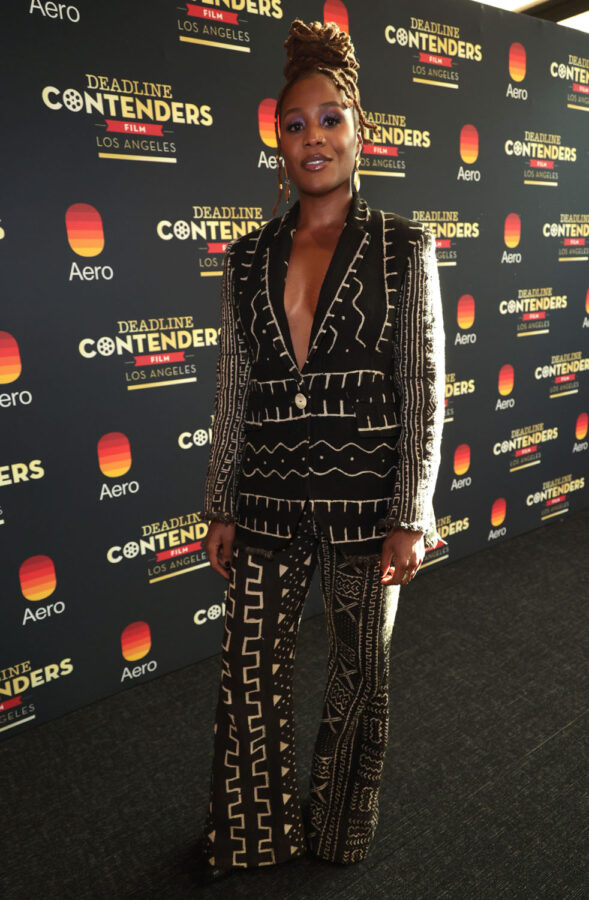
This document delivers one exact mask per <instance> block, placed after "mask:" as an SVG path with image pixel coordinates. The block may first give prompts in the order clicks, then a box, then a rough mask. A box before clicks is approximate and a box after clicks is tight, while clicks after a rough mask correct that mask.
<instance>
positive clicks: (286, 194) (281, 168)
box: [272, 153, 290, 216]
mask: <svg viewBox="0 0 589 900" xmlns="http://www.w3.org/2000/svg"><path fill="white" fill-rule="evenodd" d="M276 161H277V163H278V165H277V167H276V174H277V178H278V197H277V198H276V203H275V204H274V209H273V210H272V215H273V216H275V215H276V211H277V209H278V207H279V206H280V201H281V199H282V193H283V191H284V199H285V201H286V203H288V201H289V200H290V181H289V180H288V176H287V174H286V164H285V162H284V160H283V158H282V156H280V155H279V154H278V153H276ZM283 171H284V181H285V182H286V184H283V181H282V172H283Z"/></svg>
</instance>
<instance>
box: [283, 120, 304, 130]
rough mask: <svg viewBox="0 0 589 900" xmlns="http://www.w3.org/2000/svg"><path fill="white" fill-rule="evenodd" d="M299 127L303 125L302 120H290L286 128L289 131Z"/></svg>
mask: <svg viewBox="0 0 589 900" xmlns="http://www.w3.org/2000/svg"><path fill="white" fill-rule="evenodd" d="M299 127H302V122H300V121H298V120H297V121H295V122H289V123H288V125H287V126H286V130H287V131H298V130H299Z"/></svg>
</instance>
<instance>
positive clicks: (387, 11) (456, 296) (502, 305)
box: [0, 0, 589, 739]
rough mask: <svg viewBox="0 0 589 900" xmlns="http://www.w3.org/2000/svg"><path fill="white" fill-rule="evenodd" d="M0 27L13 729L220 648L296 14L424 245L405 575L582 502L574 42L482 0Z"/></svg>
mask: <svg viewBox="0 0 589 900" xmlns="http://www.w3.org/2000/svg"><path fill="white" fill-rule="evenodd" d="M0 16H1V20H2V28H1V35H2V44H3V46H2V58H3V60H4V61H5V63H6V65H5V68H4V72H5V74H4V77H3V79H2V82H1V85H0V93H1V105H0V109H1V113H0V115H2V117H3V120H4V125H3V131H2V134H3V140H2V151H3V153H2V157H3V162H2V169H1V176H0V177H1V180H2V190H1V192H0V258H1V263H2V307H1V311H0V381H1V384H0V420H1V438H0V441H1V444H0V521H1V524H0V546H1V549H0V553H1V560H0V564H1V578H0V584H1V592H2V603H1V605H0V739H9V738H10V737H11V736H13V735H15V734H21V733H22V732H23V730H25V729H27V728H30V727H32V726H34V725H35V724H36V723H37V724H38V723H41V722H44V721H48V720H50V719H52V718H55V717H56V716H58V715H61V714H63V713H65V712H68V711H70V710H73V709H76V708H78V707H80V706H83V705H85V704H88V703H90V702H92V701H95V700H97V699H99V698H102V697H106V696H108V695H111V694H113V693H115V692H117V691H121V690H125V689H127V688H129V687H131V686H132V685H135V684H137V683H140V682H145V681H146V680H149V679H152V678H156V677H159V676H160V675H163V674H165V673H167V672H171V671H173V670H176V669H178V668H180V667H183V666H186V665H189V664H191V663H194V662H196V661H197V660H199V659H202V658H205V657H207V656H210V655H212V654H215V653H218V652H219V651H220V640H221V635H222V623H223V613H224V601H225V589H226V582H225V581H224V580H223V579H222V578H221V577H220V576H219V575H217V574H216V573H214V572H212V571H211V569H210V566H208V563H207V559H206V554H205V552H204V548H203V537H204V535H205V533H206V530H207V523H206V521H204V520H203V517H202V504H203V488H204V477H205V473H206V467H207V461H208V456H209V450H210V439H211V425H212V413H213V402H214V392H215V366H216V359H217V346H218V344H217V338H218V328H219V324H220V309H219V301H220V288H221V278H220V275H221V270H222V263H223V253H224V250H225V247H226V243H227V241H228V240H230V239H233V238H235V237H238V236H240V235H242V234H245V233H247V232H248V231H250V230H251V229H255V228H258V227H259V226H260V225H262V224H263V223H264V222H265V221H267V220H268V219H269V218H270V217H271V210H272V206H273V204H274V201H275V197H276V190H277V179H276V159H275V142H274V132H273V114H274V106H275V98H276V96H277V94H278V91H279V89H280V86H281V84H282V82H283V75H282V69H283V65H284V58H285V56H284V48H283V42H284V40H285V39H286V36H287V33H288V27H289V25H290V22H291V21H292V19H294V18H295V17H297V16H299V17H301V18H303V19H304V20H305V21H310V20H322V21H335V22H337V23H338V24H339V25H340V27H342V28H345V29H347V30H348V31H349V32H350V34H351V36H352V39H353V41H354V44H355V47H356V52H357V55H358V58H359V61H360V65H361V68H360V90H361V96H362V102H363V106H364V108H365V110H366V113H367V118H368V121H369V123H370V133H369V135H367V138H366V144H365V146H364V154H363V157H362V168H361V190H360V193H361V195H362V196H364V197H365V199H366V200H367V201H368V203H369V205H371V206H373V207H376V208H382V209H387V210H394V211H396V212H399V213H401V214H402V215H405V216H409V217H412V218H416V219H420V220H422V221H424V222H427V224H428V225H429V226H430V228H431V229H432V230H433V231H434V232H435V234H436V237H437V254H438V262H439V272H440V278H441V286H442V295H443V302H444V316H445V329H446V336H447V351H446V354H447V355H446V367H447V377H446V422H445V428H444V438H443V456H442V464H441V468H440V473H439V479H438V484H437V489H436V495H435V508H436V513H437V516H438V527H439V530H440V533H441V534H442V535H443V536H444V538H445V539H446V541H447V546H444V547H440V548H439V549H436V550H434V551H432V552H431V553H429V554H428V556H427V561H426V565H425V566H424V568H423V570H422V573H423V574H421V575H420V577H422V578H428V577H430V573H432V572H433V571H435V568H436V567H439V566H442V565H444V564H446V563H447V562H448V561H452V560H456V559H459V558H460V557H463V556H465V555H467V554H470V553H472V552H474V551H476V550H480V549H481V548H484V547H487V546H491V545H495V544H496V543H497V542H498V541H505V540H509V539H510V538H511V537H513V536H514V535H517V534H520V533H522V532H525V531H528V530H530V529H535V528H538V527H540V526H544V527H550V525H551V524H552V523H554V522H556V521H558V519H559V518H560V517H562V516H565V515H567V514H569V513H570V512H571V511H573V510H575V509H580V508H581V507H584V506H586V505H587V502H588V493H587V474H588V473H587V469H588V460H589V449H588V438H587V432H588V412H589V396H588V386H589V374H588V368H589V350H588V342H587V336H588V335H589V166H588V161H589V160H588V156H589V128H588V125H589V115H588V114H589V38H588V37H587V35H585V34H582V33H580V32H577V31H574V30H571V29H568V28H564V27H561V26H557V25H554V24H551V23H548V22H542V21H538V20H535V19H532V18H529V17H526V16H524V15H516V14H511V13H504V12H501V11H499V10H496V9H494V8H492V7H486V6H483V5H481V4H478V3H474V2H469V0H395V2H387V0H371V2H370V4H367V3H366V2H365V0H346V2H341V0H327V2H319V0H197V2H194V3H182V2H178V0H174V2H172V0H159V2H148V3H144V4H135V3H130V2H128V0H125V2H121V0H110V2H102V3H94V2H90V0H75V2H71V3H56V2H50V0H5V2H4V3H3V5H2V12H1V13H0ZM284 209H285V206H284V205H283V206H282V207H281V209H280V212H283V211H284ZM522 563H523V564H525V560H522ZM405 590H407V589H405ZM408 590H409V591H410V590H411V589H410V588H409V589H408ZM490 599H492V598H490ZM320 609H321V599H320V596H319V595H318V594H317V595H315V596H312V597H311V598H310V602H309V604H308V606H307V609H306V613H305V614H306V615H309V614H311V613H314V612H318V611H319V610H320Z"/></svg>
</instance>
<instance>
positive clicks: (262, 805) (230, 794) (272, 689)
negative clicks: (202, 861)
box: [204, 506, 318, 867]
mask: <svg viewBox="0 0 589 900" xmlns="http://www.w3.org/2000/svg"><path fill="white" fill-rule="evenodd" d="M317 544H318V541H317V537H316V534H315V531H314V527H313V522H312V517H311V515H310V510H309V507H308V506H307V508H306V510H305V511H303V515H302V516H301V519H300V520H299V526H298V528H297V530H296V532H295V534H294V535H293V539H292V541H291V542H290V543H289V545H288V547H287V548H285V549H283V550H281V551H279V552H275V553H274V555H273V556H272V557H271V558H268V557H264V556H262V555H260V554H256V553H253V552H251V551H249V550H245V549H243V548H240V547H238V546H235V545H234V549H233V559H232V565H231V570H230V580H229V586H228V595H227V607H226V614H225V624H224V637H223V643H222V652H221V684H220V688H219V696H218V701H217V709H216V721H215V737H214V751H213V764H212V770H211V789H210V801H209V812H208V816H207V820H206V824H205V829H204V835H205V855H206V856H208V858H209V861H210V862H211V863H212V864H214V865H217V866H221V867H228V866H257V865H270V864H273V863H279V862H283V861H285V860H287V859H291V858H292V857H294V856H298V855H300V854H302V853H304V852H305V851H306V849H307V844H306V838H305V833H304V827H303V821H302V816H301V803H300V796H299V788H298V782H297V771H296V761H295V732H294V715H293V692H292V676H293V668H294V658H295V646H296V637H297V633H298V629H299V625H300V619H301V615H302V611H303V606H304V602H305V599H306V597H307V595H308V592H309V587H310V583H311V578H312V575H313V571H314V569H315V566H316V562H317Z"/></svg>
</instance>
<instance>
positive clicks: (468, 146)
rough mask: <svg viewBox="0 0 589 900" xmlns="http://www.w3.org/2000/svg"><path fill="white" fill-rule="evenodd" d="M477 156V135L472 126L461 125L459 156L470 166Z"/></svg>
mask: <svg viewBox="0 0 589 900" xmlns="http://www.w3.org/2000/svg"><path fill="white" fill-rule="evenodd" d="M478 155H479V133H478V131H477V130H476V128H475V127H474V125H463V126H462V128H461V129H460V156H461V159H462V161H463V162H465V163H466V164H467V165H471V164H472V163H473V162H475V161H476V159H477V157H478Z"/></svg>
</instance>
